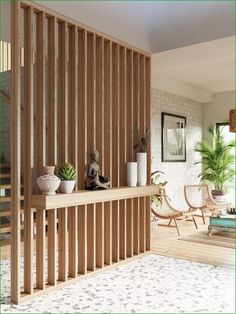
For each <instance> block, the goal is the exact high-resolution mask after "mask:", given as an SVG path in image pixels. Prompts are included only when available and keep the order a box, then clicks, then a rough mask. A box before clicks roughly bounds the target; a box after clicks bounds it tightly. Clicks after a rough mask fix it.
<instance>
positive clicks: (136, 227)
mask: <svg viewBox="0 0 236 314" xmlns="http://www.w3.org/2000/svg"><path fill="white" fill-rule="evenodd" d="M133 58H134V59H133V79H134V86H133V101H134V106H133V116H134V121H133V123H134V144H135V143H137V142H138V141H139V131H138V130H140V111H139V110H140V102H139V101H140V99H139V96H140V95H139V54H138V53H136V52H135V53H134V56H133ZM139 219H140V210H139V199H138V198H135V199H134V207H133V224H134V227H133V233H134V234H133V237H134V244H133V249H134V254H139V245H140V222H139Z"/></svg>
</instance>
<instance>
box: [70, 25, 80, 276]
mask: <svg viewBox="0 0 236 314" xmlns="http://www.w3.org/2000/svg"><path fill="white" fill-rule="evenodd" d="M77 86H78V31H77V28H76V27H75V26H73V27H70V29H69V99H70V103H69V111H70V112H69V113H70V114H69V121H70V124H71V130H70V132H69V133H70V135H69V138H68V150H69V152H70V154H69V160H70V162H72V164H73V165H74V166H75V169H76V170H77V172H78V89H77ZM76 188H78V180H77V182H76ZM68 215H69V216H68V232H69V277H74V278H75V277H77V273H78V271H77V270H78V246H77V241H78V232H77V230H78V208H77V207H71V208H69V209H68Z"/></svg>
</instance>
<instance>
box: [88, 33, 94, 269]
mask: <svg viewBox="0 0 236 314" xmlns="http://www.w3.org/2000/svg"><path fill="white" fill-rule="evenodd" d="M87 58H88V59H87V143H88V160H87V163H88V165H89V163H90V152H91V151H92V150H93V149H94V148H96V104H95V99H96V98H95V96H96V80H95V77H96V36H95V35H94V34H91V33H88V37H87ZM87 219H88V224H87V233H88V234H87V241H88V251H87V267H88V270H95V268H96V239H95V235H96V211H95V205H93V204H92V205H88V206H87Z"/></svg>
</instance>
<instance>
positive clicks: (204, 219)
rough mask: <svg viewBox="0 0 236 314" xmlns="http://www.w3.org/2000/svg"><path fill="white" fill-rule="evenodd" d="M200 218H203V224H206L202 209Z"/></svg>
mask: <svg viewBox="0 0 236 314" xmlns="http://www.w3.org/2000/svg"><path fill="white" fill-rule="evenodd" d="M202 220H203V224H204V225H205V224H206V221H205V216H204V213H203V211H202Z"/></svg>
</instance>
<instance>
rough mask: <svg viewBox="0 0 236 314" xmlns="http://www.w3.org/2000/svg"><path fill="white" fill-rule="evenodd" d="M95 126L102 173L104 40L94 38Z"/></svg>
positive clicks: (100, 220)
mask: <svg viewBox="0 0 236 314" xmlns="http://www.w3.org/2000/svg"><path fill="white" fill-rule="evenodd" d="M95 40H96V75H95V77H96V92H95V94H96V96H95V99H96V101H95V106H96V125H95V135H96V139H95V142H96V144H95V146H96V149H97V150H98V151H99V154H100V168H101V171H102V173H104V137H103V135H104V39H103V38H101V37H96V39H95ZM95 209H96V266H97V267H100V268H101V267H103V266H104V204H103V203H98V204H96V208H95Z"/></svg>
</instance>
